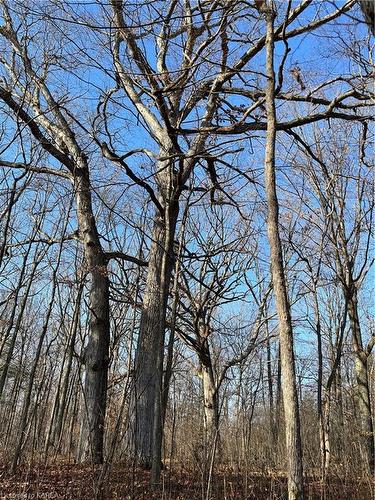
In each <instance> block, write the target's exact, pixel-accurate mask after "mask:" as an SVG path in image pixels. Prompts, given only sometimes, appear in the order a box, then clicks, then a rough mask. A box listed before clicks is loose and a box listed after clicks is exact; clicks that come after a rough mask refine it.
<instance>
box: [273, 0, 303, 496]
mask: <svg viewBox="0 0 375 500" xmlns="http://www.w3.org/2000/svg"><path fill="white" fill-rule="evenodd" d="M274 17H275V14H274V9H273V2H270V7H269V9H267V12H266V19H267V35H266V70H267V78H268V84H267V89H266V109H267V136H266V151H265V185H266V195H267V204H268V219H267V229H268V239H269V244H270V253H271V272H272V280H273V289H274V294H275V300H276V308H277V315H278V320H279V336H280V357H281V374H282V391H283V402H284V415H285V435H286V453H287V461H288V498H289V500H296V499H302V498H303V472H302V447H301V435H300V419H299V409H298V397H297V387H296V377H295V360H294V352H293V330H292V320H291V314H290V304H289V299H288V292H287V285H286V279H285V273H284V263H283V253H282V246H281V241H280V234H279V204H278V199H277V193H276V176H275V143H276V109H275V73H274V67H273V58H274V28H273V25H274Z"/></svg>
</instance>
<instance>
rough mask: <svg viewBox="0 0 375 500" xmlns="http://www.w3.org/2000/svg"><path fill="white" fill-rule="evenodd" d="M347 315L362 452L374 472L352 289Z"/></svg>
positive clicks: (367, 387)
mask: <svg viewBox="0 0 375 500" xmlns="http://www.w3.org/2000/svg"><path fill="white" fill-rule="evenodd" d="M346 299H347V301H348V315H349V321H350V327H351V330H352V336H353V347H354V355H355V362H354V369H355V376H356V383H357V388H356V404H357V411H358V417H359V421H360V429H361V434H362V436H361V438H362V439H361V441H362V454H363V459H364V461H365V462H366V466H367V467H368V469H369V471H370V473H373V472H374V466H375V459H374V456H375V450H374V428H373V422H372V412H371V400H370V384H369V376H368V368H367V362H368V358H367V355H366V352H365V350H364V349H363V345H362V335H361V328H360V323H359V317H358V302H357V301H358V299H357V292H356V290H353V291H352V292H351V293H349V294H347V297H346Z"/></svg>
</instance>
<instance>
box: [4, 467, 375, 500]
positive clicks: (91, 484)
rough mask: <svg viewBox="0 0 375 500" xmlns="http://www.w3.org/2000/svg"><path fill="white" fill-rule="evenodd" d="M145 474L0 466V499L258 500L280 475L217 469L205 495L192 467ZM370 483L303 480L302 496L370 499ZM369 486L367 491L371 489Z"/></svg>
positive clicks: (282, 488)
mask: <svg viewBox="0 0 375 500" xmlns="http://www.w3.org/2000/svg"><path fill="white" fill-rule="evenodd" d="M149 477H150V476H149V472H147V471H141V470H138V469H132V468H129V467H127V466H121V465H116V466H112V467H111V468H110V469H109V470H108V471H107V473H106V475H105V477H104V479H103V474H102V469H101V467H92V466H82V465H54V466H37V467H36V466H33V467H30V466H27V467H20V468H19V470H18V471H17V473H16V474H13V475H10V474H9V473H8V472H7V471H6V466H5V465H4V464H3V465H0V499H6V500H8V499H9V500H11V499H16V500H21V499H22V500H23V499H44V500H46V499H48V500H49V499H67V500H68V499H78V500H86V499H87V500H94V499H97V500H115V499H124V500H126V499H129V500H133V499H134V500H138V499H139V500H141V499H144V500H146V499H147V500H149V499H150V500H151V499H160V500H185V499H187V500H202V499H206V498H210V499H212V500H232V499H243V500H250V499H256V500H262V499H284V498H287V496H286V479H285V477H283V476H282V475H280V474H276V473H274V474H272V473H270V474H256V473H249V474H247V475H244V474H238V473H237V474H236V473H234V472H231V471H228V470H226V471H220V472H216V473H215V474H214V475H213V478H212V483H211V494H210V495H208V496H207V486H206V487H205V488H204V487H202V477H201V476H200V475H199V474H197V473H194V472H192V471H190V472H189V471H183V470H180V471H174V472H170V471H168V470H164V471H163V477H162V481H161V485H160V487H159V488H157V489H150V487H149ZM374 488H375V484H372V485H370V483H369V481H367V482H366V481H361V480H354V479H351V478H349V477H348V476H346V477H345V478H341V479H340V478H331V479H330V481H329V484H328V487H327V490H326V494H325V495H323V494H322V488H321V485H320V482H319V480H318V479H314V478H313V477H310V478H308V479H307V480H306V490H305V493H306V499H309V500H315V499H317V500H318V499H323V498H324V499H326V500H344V499H345V500H351V499H358V500H371V499H372V498H375V497H373V494H374ZM371 490H372V491H371Z"/></svg>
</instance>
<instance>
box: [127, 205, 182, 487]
mask: <svg viewBox="0 0 375 500" xmlns="http://www.w3.org/2000/svg"><path fill="white" fill-rule="evenodd" d="M177 215H178V204H177V203H175V204H174V206H173V207H172V208H171V209H170V210H167V211H166V214H165V216H164V217H162V216H160V215H159V214H158V215H157V216H156V218H155V224H154V229H153V235H152V239H153V241H152V244H151V249H150V257H149V265H148V274H147V280H146V287H145V292H144V298H143V305H142V314H141V324H140V331H139V337H138V344H137V351H136V359H135V368H134V380H133V390H132V397H131V402H130V415H131V425H130V436H129V437H130V442H129V444H130V451H131V454H132V455H133V457H134V458H135V460H136V462H137V464H138V465H141V466H142V467H144V468H151V467H153V469H155V470H153V476H155V479H156V478H157V476H158V475H159V474H160V467H161V441H162V375H163V354H164V336H165V323H166V310H167V300H168V291H169V284H170V280H171V274H172V269H173V263H174V258H173V237H174V234H175V228H176V221H177Z"/></svg>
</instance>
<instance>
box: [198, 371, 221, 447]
mask: <svg viewBox="0 0 375 500" xmlns="http://www.w3.org/2000/svg"><path fill="white" fill-rule="evenodd" d="M201 377H202V386H203V399H204V429H205V433H206V439H207V442H209V443H210V442H212V441H213V439H215V437H216V435H217V433H218V430H219V406H218V400H217V391H216V387H215V380H214V374H213V371H212V364H211V361H209V362H208V363H207V362H205V363H204V364H203V363H201Z"/></svg>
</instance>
